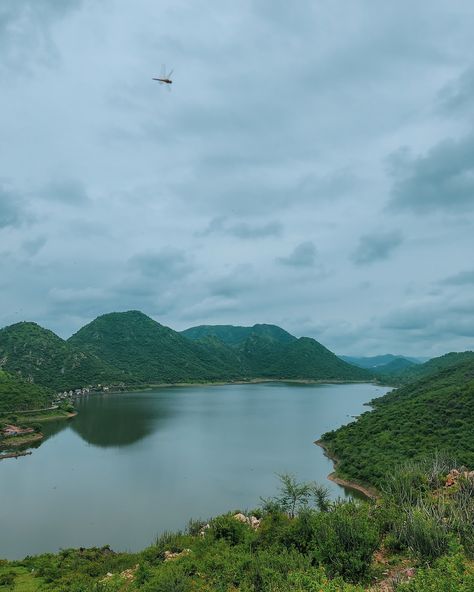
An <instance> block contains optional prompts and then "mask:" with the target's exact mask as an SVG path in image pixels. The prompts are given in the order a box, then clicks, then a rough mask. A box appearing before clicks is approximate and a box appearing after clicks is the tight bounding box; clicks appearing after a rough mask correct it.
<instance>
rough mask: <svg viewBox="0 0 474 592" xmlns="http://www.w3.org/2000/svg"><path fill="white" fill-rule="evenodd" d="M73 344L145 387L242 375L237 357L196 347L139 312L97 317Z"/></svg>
mask: <svg viewBox="0 0 474 592" xmlns="http://www.w3.org/2000/svg"><path fill="white" fill-rule="evenodd" d="M68 342H69V343H70V344H72V345H74V346H77V347H80V348H81V349H82V350H84V351H87V352H88V353H90V354H93V355H96V356H98V357H100V358H101V359H102V360H105V361H106V362H108V363H109V364H112V365H113V366H115V367H117V368H120V369H121V370H123V371H126V372H130V373H131V374H133V377H134V378H135V379H136V380H137V381H138V382H141V383H145V384H149V383H152V384H153V383H155V384H156V383H169V382H188V381H212V380H224V379H232V378H237V377H238V376H239V369H238V368H236V367H235V357H234V356H233V355H232V354H231V353H230V352H229V351H228V350H227V348H224V347H222V346H221V344H218V347H213V344H212V342H211V341H204V342H202V343H201V342H199V343H194V342H193V341H191V340H190V339H187V338H186V337H183V335H181V334H180V333H178V332H176V331H173V329H170V328H169V327H164V326H163V325H160V323H157V322H156V321H154V320H153V319H151V318H150V317H147V316H146V315H145V314H143V313H142V312H139V311H136V310H131V311H128V312H120V313H118V312H117V313H110V314H105V315H102V316H100V317H97V318H96V319H95V320H94V321H92V322H91V323H89V324H88V325H86V326H85V327H83V328H82V329H80V330H79V331H78V332H77V333H76V334H75V335H73V336H72V337H70V339H69V340H68Z"/></svg>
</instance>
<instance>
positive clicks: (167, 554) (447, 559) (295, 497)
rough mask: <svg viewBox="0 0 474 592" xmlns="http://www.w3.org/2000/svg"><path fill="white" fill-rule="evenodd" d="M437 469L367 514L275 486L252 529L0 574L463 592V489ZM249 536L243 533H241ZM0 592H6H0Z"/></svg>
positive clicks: (57, 580) (108, 582)
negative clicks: (277, 488)
mask: <svg viewBox="0 0 474 592" xmlns="http://www.w3.org/2000/svg"><path fill="white" fill-rule="evenodd" d="M451 467H452V465H447V464H445V462H444V461H443V460H442V459H440V458H439V457H438V458H435V459H434V461H430V462H424V463H422V464H419V465H414V464H411V465H409V466H405V467H403V468H402V469H401V470H400V471H399V472H398V473H396V474H392V475H391V477H390V479H389V480H388V481H387V487H386V493H385V494H384V496H383V498H382V499H381V500H379V501H378V502H377V503H366V502H355V501H341V500H339V501H336V502H331V501H330V500H329V499H328V495H327V492H326V491H325V490H324V488H322V487H321V486H316V485H314V484H310V483H298V482H297V481H296V480H295V479H294V477H292V476H290V475H282V476H281V479H282V481H281V488H280V492H279V494H278V495H277V496H275V497H273V498H270V499H267V500H264V501H263V505H262V507H261V508H259V509H257V510H254V512H253V514H254V515H257V516H258V520H257V523H258V525H257V524H256V523H255V520H253V521H252V520H250V519H246V518H245V517H244V516H243V515H239V516H236V515H235V513H229V514H226V515H223V516H218V517H216V518H214V519H212V520H211V521H210V522H209V524H208V525H205V523H204V522H201V521H191V522H190V523H189V526H188V528H187V531H186V532H185V533H181V532H178V533H174V534H173V533H164V534H163V535H162V536H160V537H158V538H157V540H156V541H155V543H154V544H153V545H151V546H150V547H148V548H147V549H145V550H144V551H142V552H140V553H115V552H114V551H112V550H111V549H110V548H109V547H103V548H100V549H99V548H93V549H78V550H74V549H66V550H62V551H61V552H59V553H58V554H45V555H40V556H37V557H27V558H26V559H24V560H23V561H19V562H0V586H2V585H3V586H4V587H7V586H9V589H10V590H16V591H17V592H20V591H22V590H23V591H26V590H30V591H33V590H38V591H39V590H43V591H52V592H66V591H67V592H88V591H90V592H92V591H95V592H132V591H134V590H141V591H143V592H192V591H199V592H219V591H221V592H231V591H233V592H238V591H241V592H270V591H271V592H363V591H364V590H371V591H372V592H375V591H379V592H382V591H387V590H394V589H395V588H396V589H397V590H399V591H400V592H401V591H402V590H405V591H406V592H435V591H436V592H440V591H441V592H442V591H444V592H454V591H456V592H470V591H471V590H472V589H474V588H473V587H474V568H473V564H472V561H471V559H472V554H473V551H474V544H473V543H474V533H473V531H472V528H465V526H464V525H465V524H466V523H467V524H468V525H470V524H471V523H472V520H473V518H474V503H473V501H474V499H473V489H474V483H473V481H472V480H471V479H470V478H464V477H460V478H459V479H458V480H457V482H456V483H455V484H454V486H452V487H451V488H447V487H446V485H445V483H446V474H447V471H448V470H449V469H450V468H451ZM252 524H253V526H252ZM7 589H8V588H7Z"/></svg>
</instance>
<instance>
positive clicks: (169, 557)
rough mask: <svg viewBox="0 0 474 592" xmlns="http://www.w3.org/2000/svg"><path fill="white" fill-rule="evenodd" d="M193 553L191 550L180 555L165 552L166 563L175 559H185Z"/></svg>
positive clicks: (183, 551)
mask: <svg viewBox="0 0 474 592" xmlns="http://www.w3.org/2000/svg"><path fill="white" fill-rule="evenodd" d="M190 553H192V551H191V549H183V550H182V551H180V552H179V553H173V552H172V551H165V559H164V560H165V561H173V560H174V559H179V558H180V557H185V556H186V555H189V554H190Z"/></svg>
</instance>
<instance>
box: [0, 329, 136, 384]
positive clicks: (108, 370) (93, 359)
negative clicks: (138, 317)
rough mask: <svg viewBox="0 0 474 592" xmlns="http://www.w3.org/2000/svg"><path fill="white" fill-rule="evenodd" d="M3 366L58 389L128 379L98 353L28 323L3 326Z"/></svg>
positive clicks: (0, 349)
mask: <svg viewBox="0 0 474 592" xmlns="http://www.w3.org/2000/svg"><path fill="white" fill-rule="evenodd" d="M0 367H1V368H2V369H3V370H6V371H7V372H10V373H11V374H15V375H18V376H20V377H21V378H23V379H24V380H26V381H29V382H34V383H36V384H39V385H42V386H46V387H49V388H53V389H56V390H63V389H74V388H80V387H83V386H86V385H87V384H91V383H93V384H97V383H102V382H113V381H117V380H124V379H125V378H126V374H124V373H121V372H120V371H119V370H118V369H116V368H112V367H111V366H110V365H109V364H107V363H106V362H105V361H103V360H100V359H99V358H98V357H97V356H94V355H93V354H90V353H87V352H84V351H82V350H80V349H77V348H76V347H74V346H73V345H72V344H70V343H68V342H67V341H64V340H63V339H61V338H60V337H58V336H57V335H56V334H55V333H53V332H52V331H49V330H48V329H43V327H40V326H39V325H37V324H36V323H28V322H22V323H16V324H14V325H10V326H9V327H4V328H3V329H0ZM122 375H123V376H122Z"/></svg>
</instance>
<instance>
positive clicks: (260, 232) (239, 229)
mask: <svg viewBox="0 0 474 592" xmlns="http://www.w3.org/2000/svg"><path fill="white" fill-rule="evenodd" d="M282 231H283V226H282V225H281V224H280V223H279V222H267V223H265V224H249V223H248V222H237V223H235V224H233V223H230V222H229V221H228V219H227V218H226V217H225V216H218V217H216V218H213V219H212V220H211V221H210V222H209V225H208V227H207V228H206V230H204V231H203V232H202V233H198V236H209V235H210V234H213V233H221V234H228V235H232V236H235V237H237V238H242V239H258V238H266V237H269V236H281V234H282Z"/></svg>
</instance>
